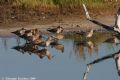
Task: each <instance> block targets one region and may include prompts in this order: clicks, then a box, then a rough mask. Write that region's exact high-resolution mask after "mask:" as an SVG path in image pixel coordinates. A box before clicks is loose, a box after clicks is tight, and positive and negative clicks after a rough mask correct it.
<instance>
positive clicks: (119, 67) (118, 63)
mask: <svg viewBox="0 0 120 80" xmlns="http://www.w3.org/2000/svg"><path fill="white" fill-rule="evenodd" d="M110 58H114V59H115V62H116V68H117V71H118V74H119V75H120V50H119V51H118V52H116V53H114V54H109V55H107V56H104V57H102V58H99V59H96V60H94V61H93V62H91V63H89V64H87V69H86V72H85V73H84V76H83V79H84V80H87V75H88V73H89V71H90V70H89V68H90V67H91V66H92V65H93V64H96V63H99V62H101V61H104V60H106V59H110Z"/></svg>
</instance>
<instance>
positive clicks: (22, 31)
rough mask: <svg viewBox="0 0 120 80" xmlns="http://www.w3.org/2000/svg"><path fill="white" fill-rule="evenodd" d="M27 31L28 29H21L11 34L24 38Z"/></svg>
mask: <svg viewBox="0 0 120 80" xmlns="http://www.w3.org/2000/svg"><path fill="white" fill-rule="evenodd" d="M25 31H26V29H24V28H21V29H19V30H16V31H13V32H11V33H13V34H16V35H17V36H22V35H24V34H25Z"/></svg>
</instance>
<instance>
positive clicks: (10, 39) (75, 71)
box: [0, 32, 120, 80]
mask: <svg viewBox="0 0 120 80" xmlns="http://www.w3.org/2000/svg"><path fill="white" fill-rule="evenodd" d="M103 35H104V36H103ZM110 37H111V34H110V33H106V32H103V33H96V34H95V35H94V36H93V37H92V38H91V39H89V40H87V41H86V42H85V41H84V42H83V41H82V39H81V37H80V36H79V35H73V34H71V35H66V36H65V38H64V39H62V40H60V41H59V43H60V44H62V45H63V46H64V50H63V53H62V51H61V50H57V49H55V48H54V47H53V48H51V47H48V48H47V50H48V51H50V53H51V54H52V56H53V58H52V59H51V60H49V59H48V58H47V57H46V56H45V57H44V58H43V59H40V58H39V56H38V55H36V54H31V55H30V54H29V53H28V52H26V53H21V52H19V51H17V50H15V49H13V47H15V46H18V40H17V37H16V36H15V35H10V36H0V51H1V52H0V78H1V79H0V80H2V79H3V80H6V79H8V78H21V79H22V78H26V79H28V80H83V77H84V73H85V71H86V68H87V64H89V63H91V62H92V61H94V60H97V59H100V58H102V57H104V56H106V55H109V54H113V53H115V52H118V51H119V49H120V45H119V44H117V45H116V44H114V43H109V42H104V41H105V40H107V39H108V38H110ZM20 42H21V43H20V44H19V45H24V43H25V41H24V40H23V39H20ZM88 43H89V44H91V45H88ZM62 49H63V48H62ZM91 66H92V67H91V69H90V71H89V73H88V76H87V78H88V80H101V79H102V80H119V79H120V78H119V76H118V73H117V69H116V64H115V60H114V58H109V59H105V60H103V61H100V62H98V63H95V64H93V65H91Z"/></svg>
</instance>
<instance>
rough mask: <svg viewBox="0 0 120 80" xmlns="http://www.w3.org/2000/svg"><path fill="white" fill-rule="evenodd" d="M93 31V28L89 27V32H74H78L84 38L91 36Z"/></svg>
mask: <svg viewBox="0 0 120 80" xmlns="http://www.w3.org/2000/svg"><path fill="white" fill-rule="evenodd" d="M93 32H94V31H93V29H91V30H90V31H89V32H83V31H81V32H76V34H79V35H81V36H84V37H86V38H91V37H92V36H93Z"/></svg>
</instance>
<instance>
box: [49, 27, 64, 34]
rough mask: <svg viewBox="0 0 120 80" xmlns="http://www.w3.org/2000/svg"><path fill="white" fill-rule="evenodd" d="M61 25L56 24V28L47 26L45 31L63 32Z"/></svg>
mask: <svg viewBox="0 0 120 80" xmlns="http://www.w3.org/2000/svg"><path fill="white" fill-rule="evenodd" d="M63 30H64V29H63V27H60V26H58V27H57V28H48V29H47V31H49V32H51V33H62V32H63Z"/></svg>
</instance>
